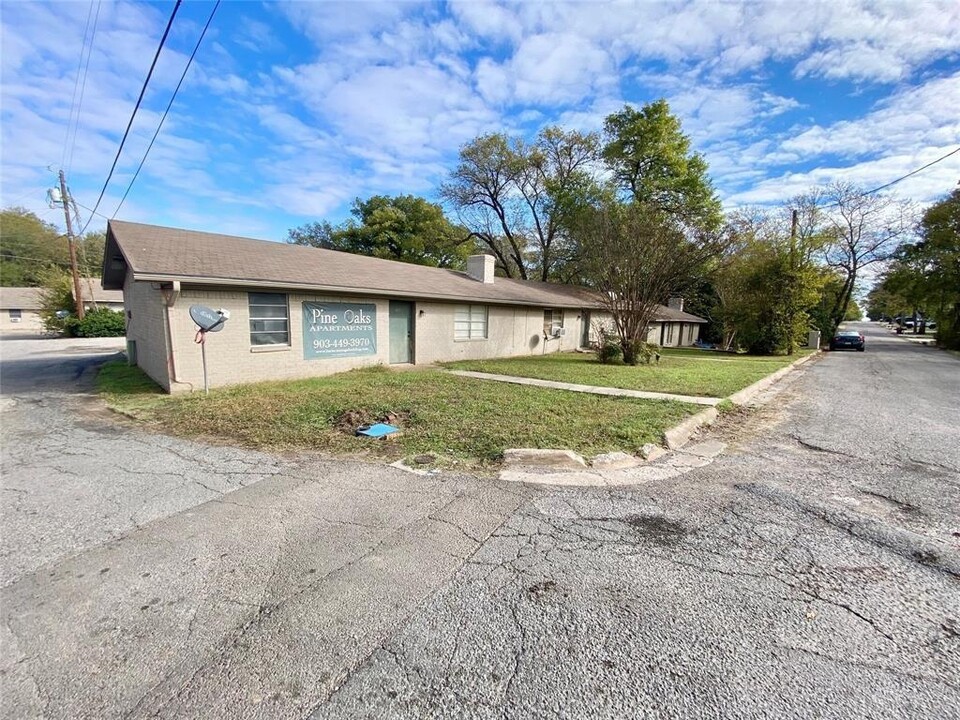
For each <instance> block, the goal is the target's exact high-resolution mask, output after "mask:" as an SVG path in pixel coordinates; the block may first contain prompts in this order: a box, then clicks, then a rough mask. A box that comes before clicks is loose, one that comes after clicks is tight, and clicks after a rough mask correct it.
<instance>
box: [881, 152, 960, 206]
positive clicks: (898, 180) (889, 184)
mask: <svg viewBox="0 0 960 720" xmlns="http://www.w3.org/2000/svg"><path fill="white" fill-rule="evenodd" d="M958 152H960V147H958V148H955V149H954V150H951V151H950V152H948V153H947V154H946V155H944V156H942V157H938V158H937V159H936V160H934V161H933V162H928V163H927V164H926V165H924V166H923V167H918V168H917V169H916V170H913V171H912V172H908V173H907V174H906V175H904V176H902V177H898V178H897V179H896V180H894V181H893V182H888V183H887V184H886V185H881V186H880V187H876V188H874V189H873V190H868V191H867V192H865V193H864V195H873V193H875V192H880V191H881V190H885V189H886V188H888V187H890V186H891V185H896V184H897V183H898V182H900V181H901V180H906V179H907V178H908V177H910V176H912V175H916V174H917V173H918V172H920V171H922V170H926V169H927V168H928V167H931V166H933V165H936V164H937V163H938V162H940V161H941V160H946V159H947V158H948V157H950V156H951V155H956V154H957V153H958Z"/></svg>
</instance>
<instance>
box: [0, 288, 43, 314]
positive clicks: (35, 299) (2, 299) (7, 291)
mask: <svg viewBox="0 0 960 720" xmlns="http://www.w3.org/2000/svg"><path fill="white" fill-rule="evenodd" d="M42 292H43V288H35V287H5V288H0V309H3V310H39V309H40V302H41V297H40V293H42Z"/></svg>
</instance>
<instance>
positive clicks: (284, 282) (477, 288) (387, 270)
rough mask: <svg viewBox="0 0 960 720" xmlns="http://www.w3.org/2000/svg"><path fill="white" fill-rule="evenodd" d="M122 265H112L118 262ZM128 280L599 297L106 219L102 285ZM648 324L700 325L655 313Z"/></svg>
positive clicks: (415, 293)
mask: <svg viewBox="0 0 960 720" xmlns="http://www.w3.org/2000/svg"><path fill="white" fill-rule="evenodd" d="M121 257H122V260H123V262H119V260H120V259H121ZM127 268H129V269H130V270H131V271H132V272H133V277H134V279H135V280H150V281H154V282H157V281H172V280H180V281H181V282H193V283H200V284H214V285H217V284H223V285H245V286H248V287H249V286H258V287H275V288H291V289H293V288H302V289H315V290H322V291H333V292H338V293H343V294H346V293H349V294H353V295H394V296H400V297H411V298H429V299H438V300H458V301H471V302H483V303H495V304H507V305H533V306H544V307H572V308H581V307H583V308H597V309H602V307H603V303H602V301H601V298H600V296H599V295H598V294H597V293H596V292H594V291H593V290H590V289H589V288H584V287H578V286H575V285H558V284H555V283H545V282H535V281H529V280H512V279H509V278H501V277H498V278H496V279H495V280H494V282H493V283H491V284H485V283H481V282H478V281H477V280H474V279H472V278H470V277H468V276H467V274H466V273H463V272H459V271H457V270H446V269H443V268H433V267H427V266H425V265H413V264H411V263H402V262H397V261H395V260H384V259H382V258H373V257H368V256H366V255H353V254H350V253H345V252H338V251H336V250H322V249H318V248H311V247H303V246H300V245H289V244H286V243H279V242H270V241H268V240H253V239H250V238H242V237H235V236H232V235H218V234H215V233H206V232H198V231H195V230H179V229H175V228H165V227H158V226H156V225H142V224H140V223H131V222H122V221H119V220H111V221H110V222H109V223H108V224H107V248H106V252H105V253H104V271H103V286H104V287H105V288H107V289H110V290H116V289H119V288H122V287H123V280H124V274H125V272H126V269H127ZM655 319H656V320H667V319H669V320H674V321H683V322H706V321H705V320H703V319H702V318H698V317H696V316H695V315H690V314H689V313H683V312H679V311H678V310H673V309H671V308H668V307H666V306H664V305H661V306H660V309H659V310H658V312H657V315H656V317H655Z"/></svg>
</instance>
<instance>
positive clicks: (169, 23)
mask: <svg viewBox="0 0 960 720" xmlns="http://www.w3.org/2000/svg"><path fill="white" fill-rule="evenodd" d="M181 2H182V0H177V1H176V4H175V5H174V6H173V12H172V13H170V19H169V20H168V21H167V27H166V29H165V30H164V31H163V37H161V38H160V45H159V46H158V47H157V52H156V53H155V54H154V56H153V62H152V63H150V70H149V72H147V77H146V79H145V80H144V81H143V87H142V88H140V96H139V97H138V98H137V104H136V105H134V107H133V113H132V114H131V115H130V121H129V122H128V123H127V129H126V130H125V131H124V133H123V137H122V138H121V139H120V147H118V148H117V155H116V157H114V158H113V164H112V165H111V166H110V172H109V173H108V174H107V179H106V181H105V182H104V183H103V188H102V189H101V190H100V196H99V197H98V198H97V202H96V203H94V206H93V210H91V211H90V212H91V213H92V214H91V215H90V219H89V220H87V224H86V225H84V226H83V229H82V230H81V231H80V233H79V234H80V235H83V233H84V232H86V230H87V226H88V225H89V224H90V223H91V222H92V221H93V215H95V214H96V212H97V209H98V208H99V207H100V203H101V202H103V195H104V193H106V192H107V186H108V185H109V184H110V179H111V178H112V177H113V171H114V170H116V169H117V161H119V160H120V153H122V152H123V146H124V144H125V143H126V142H127V136H128V135H129V134H130V128H131V127H133V120H134V118H136V117H137V111H138V110H139V109H140V103H141V102H143V96H144V95H145V94H146V93H147V85H149V84H150V78H151V77H153V69H154V68H155V67H156V66H157V60H159V59H160V52H161V51H162V50H163V46H164V45H165V44H166V42H167V36H168V35H169V34H170V27H171V26H172V25H173V20H174V18H175V17H176V16H177V10H179V9H180V3H181Z"/></svg>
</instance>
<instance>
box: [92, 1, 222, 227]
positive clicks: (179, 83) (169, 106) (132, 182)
mask: <svg viewBox="0 0 960 720" xmlns="http://www.w3.org/2000/svg"><path fill="white" fill-rule="evenodd" d="M218 7H220V0H217V2H216V4H215V5H214V6H213V10H211V11H210V17H208V18H207V24H206V25H204V26H203V32H201V33H200V37H199V39H198V40H197V44H196V45H195V46H194V47H193V52H192V53H191V54H190V58H189V59H188V60H187V65H186V67H184V68H183V73H182V74H181V75H180V81H179V82H178V83H177V87H176V88H174V90H173V95H171V96H170V102H168V103H167V107H166V109H165V110H164V111H163V115H162V116H161V117H160V124H159V125H157V131H156V132H155V133H154V134H153V138H152V139H151V140H150V144H149V145H147V149H146V151H145V152H144V153H143V157H142V158H140V164H139V165H137V171H136V172H135V173H134V174H133V177H132V178H130V184H129V185H127V190H126V192H124V193H123V197H122V198H120V204H119V205H117V209H116V210H114V211H113V215H112V216H111V217H116V216H117V213H118V212H120V208H121V207H123V203H124V201H125V200H126V199H127V195H129V194H130V189H131V188H132V187H133V184H134V183H135V182H136V181H137V177H138V176H139V175H140V170H141V169H143V164H144V163H145V162H146V161H147V155H149V154H150V150H151V149H153V143H155V142H156V140H157V136H158V135H159V134H160V129H161V128H162V127H163V123H164V121H165V120H166V119H167V113H168V112H170V108H171V106H172V105H173V101H174V100H175V99H176V98H177V93H178V92H180V86H181V85H182V84H183V79H184V78H185V77H186V76H187V71H188V70H189V69H190V65H192V64H193V58H194V57H196V55H197V51H198V50H199V49H200V43H202V42H203V38H204V36H205V35H206V34H207V29H208V28H209V27H210V23H211V22H213V16H214V15H215V14H216V13H217V8H218Z"/></svg>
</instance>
